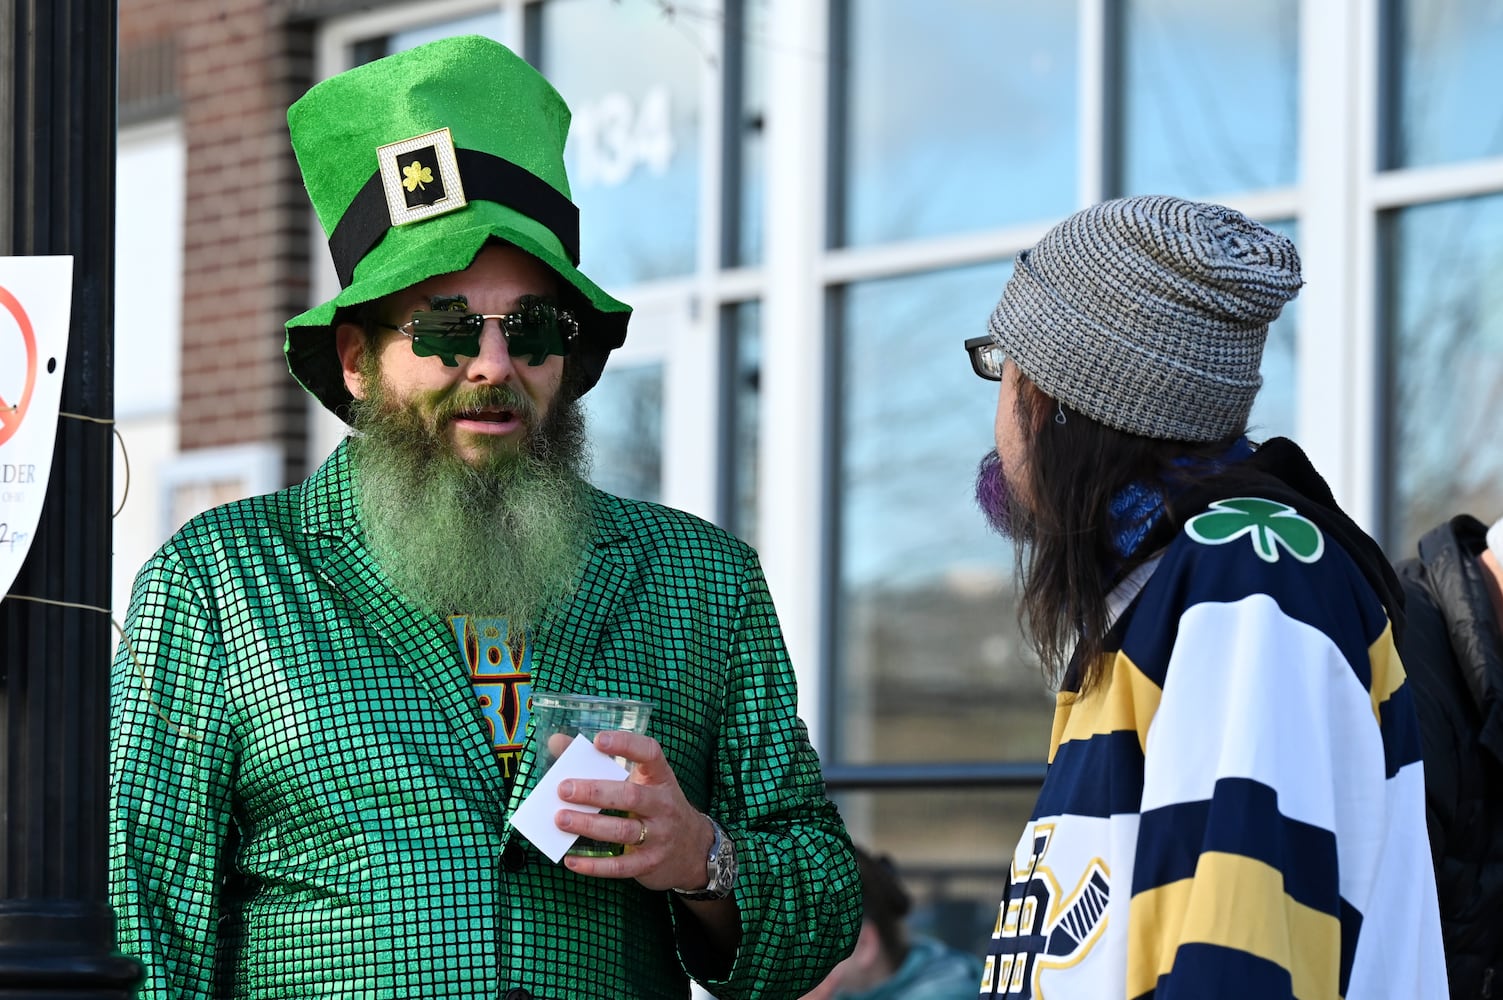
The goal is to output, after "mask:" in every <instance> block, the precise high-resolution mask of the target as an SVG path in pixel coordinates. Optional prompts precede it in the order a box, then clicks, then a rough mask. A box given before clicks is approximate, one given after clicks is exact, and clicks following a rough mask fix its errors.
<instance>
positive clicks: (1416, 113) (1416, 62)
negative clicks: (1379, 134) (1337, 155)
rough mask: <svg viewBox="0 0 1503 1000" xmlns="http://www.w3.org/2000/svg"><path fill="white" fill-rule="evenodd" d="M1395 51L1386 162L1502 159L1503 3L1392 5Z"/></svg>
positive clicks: (1410, 1)
mask: <svg viewBox="0 0 1503 1000" xmlns="http://www.w3.org/2000/svg"><path fill="white" fill-rule="evenodd" d="M1384 7H1385V8H1387V10H1388V12H1389V17H1390V21H1389V24H1388V28H1389V31H1390V36H1391V42H1390V45H1389V48H1388V51H1389V53H1390V54H1391V65H1390V66H1388V67H1387V71H1388V74H1389V77H1390V78H1389V80H1388V81H1387V82H1388V83H1389V88H1388V92H1389V93H1390V94H1391V95H1392V100H1391V101H1389V102H1388V107H1386V108H1385V118H1386V120H1387V122H1388V128H1387V130H1386V138H1387V148H1386V149H1385V150H1384V151H1383V157H1382V159H1383V164H1384V166H1385V167H1420V166H1429V165H1432V164H1437V163H1451V162H1455V161H1457V160H1468V159H1474V158H1477V157H1485V156H1503V101H1499V100H1498V95H1499V94H1503V59H1500V58H1499V53H1503V3H1499V2H1498V0H1394V2H1393V3H1389V4H1385V5H1384Z"/></svg>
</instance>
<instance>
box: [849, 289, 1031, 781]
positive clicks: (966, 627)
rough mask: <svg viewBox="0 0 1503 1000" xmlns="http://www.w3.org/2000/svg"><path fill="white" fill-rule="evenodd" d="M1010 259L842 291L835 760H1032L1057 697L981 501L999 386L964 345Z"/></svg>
mask: <svg viewBox="0 0 1503 1000" xmlns="http://www.w3.org/2000/svg"><path fill="white" fill-rule="evenodd" d="M1009 270H1010V269H1009V267H1008V265H1006V264H1002V263H998V264H988V265H981V266H976V267H969V268H962V269H955V270H948V271H941V272H935V273H930V274H921V275H914V276H908V277H901V278H893V279H888V280H883V281H872V282H866V283H862V284H858V285H852V286H850V287H847V288H845V289H843V290H842V291H841V293H840V296H839V300H840V309H839V315H840V350H839V352H838V361H837V366H838V369H839V372H840V377H841V388H840V393H839V399H840V403H841V410H840V416H839V421H840V428H841V435H840V442H841V443H840V462H839V484H840V486H839V507H838V517H839V521H840V532H839V540H840V542H839V553H840V555H839V571H838V572H839V577H838V584H837V586H838V591H837V593H838V598H837V601H836V616H835V617H836V621H837V622H838V623H839V631H838V640H837V657H836V665H835V671H834V680H833V683H834V685H835V689H834V696H833V697H832V698H831V700H830V714H831V724H832V732H833V733H834V745H833V747H832V751H833V754H834V758H835V759H837V760H839V761H840V762H841V763H845V764H875V763H891V762H897V761H928V762H934V761H954V760H1002V759H1011V760H1038V759H1041V758H1042V757H1043V755H1044V752H1045V751H1046V750H1047V747H1048V738H1049V719H1050V707H1051V704H1052V702H1051V699H1050V697H1049V694H1048V692H1047V691H1046V690H1045V689H1044V685H1043V683H1042V681H1041V679H1040V675H1039V671H1038V668H1037V666H1036V663H1035V661H1034V659H1033V658H1032V656H1031V655H1030V654H1029V653H1028V652H1027V651H1026V647H1025V645H1024V643H1023V642H1022V639H1021V636H1020V635H1019V632H1018V628H1017V623H1016V616H1015V615H1014V613H1013V610H1012V601H1011V593H1012V590H1011V586H1012V584H1011V580H1012V569H1013V555H1012V551H1011V549H1010V548H1009V546H1008V545H1007V543H1006V542H1004V541H1003V540H1002V539H1000V538H998V537H996V536H994V535H992V534H991V533H990V532H989V530H988V528H987V527H986V525H985V522H984V521H983V519H982V517H981V514H980V512H979V511H978V510H977V508H976V504H975V501H974V499H973V490H974V483H975V473H976V467H977V463H978V462H979V461H980V459H981V457H982V456H983V455H984V454H986V453H987V452H988V451H990V450H991V449H992V447H993V443H992V437H993V432H992V427H993V423H994V417H995V414H996V406H997V386H996V384H995V383H991V382H986V381H984V380H982V379H979V378H977V377H976V375H975V373H974V372H972V371H971V366H970V363H969V361H968V360H967V358H966V355H965V352H964V350H963V348H962V342H963V341H964V340H965V338H966V337H968V336H974V335H975V334H976V333H978V332H980V331H983V330H984V329H985V324H986V318H987V316H988V314H989V313H990V312H991V309H992V307H993V306H994V305H995V304H996V301H997V298H998V296H999V295H1000V294H1001V291H1002V286H1003V284H1004V283H1005V282H1006V280H1007V276H1008V274H1009Z"/></svg>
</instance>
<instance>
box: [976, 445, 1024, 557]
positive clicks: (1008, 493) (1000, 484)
mask: <svg viewBox="0 0 1503 1000" xmlns="http://www.w3.org/2000/svg"><path fill="white" fill-rule="evenodd" d="M976 506H977V507H979V508H981V513H982V515H983V516H984V517H985V518H986V523H987V525H988V526H989V527H990V528H991V529H992V530H993V531H995V532H996V533H997V534H999V535H1001V536H1002V537H1003V538H1016V537H1018V536H1019V535H1020V534H1026V530H1024V525H1023V523H1022V522H1024V521H1025V520H1026V518H1024V517H1022V516H1021V515H1022V512H1021V511H1020V510H1019V509H1018V505H1017V498H1016V497H1015V496H1013V491H1012V488H1011V485H1010V484H1009V483H1008V482H1007V476H1006V475H1005V474H1004V473H1003V471H1002V457H1001V456H1000V455H998V454H997V452H996V451H995V450H993V451H989V452H987V453H986V454H985V455H983V456H982V457H981V461H980V463H979V464H978V465H977V467H976Z"/></svg>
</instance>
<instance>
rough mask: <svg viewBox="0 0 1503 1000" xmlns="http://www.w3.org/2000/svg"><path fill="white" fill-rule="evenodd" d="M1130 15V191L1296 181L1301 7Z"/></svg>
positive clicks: (1126, 16)
mask: <svg viewBox="0 0 1503 1000" xmlns="http://www.w3.org/2000/svg"><path fill="white" fill-rule="evenodd" d="M1121 18H1122V21H1121V24H1122V36H1121V39H1120V44H1121V46H1122V53H1123V54H1122V66H1123V77H1124V79H1123V80H1122V81H1121V85H1120V87H1119V88H1118V89H1117V99H1118V100H1119V101H1120V103H1121V107H1120V114H1121V122H1120V134H1121V142H1122V148H1121V150H1120V162H1121V171H1122V176H1121V178H1120V188H1121V193H1122V194H1177V195H1181V196H1184V197H1195V196H1202V195H1209V194H1219V193H1225V192H1231V191H1252V190H1257V189H1259V188H1268V187H1280V186H1284V185H1288V184H1293V183H1294V182H1295V179H1296V177H1297V171H1298V159H1299V142H1298V139H1299V118H1298V113H1297V107H1298V101H1299V37H1298V28H1299V3H1298V0H1256V2H1252V3H1204V2H1202V0H1130V2H1129V3H1128V4H1127V6H1126V8H1125V11H1124V12H1123V14H1122V15H1121ZM1109 113H1110V112H1109Z"/></svg>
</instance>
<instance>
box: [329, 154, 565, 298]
mask: <svg viewBox="0 0 1503 1000" xmlns="http://www.w3.org/2000/svg"><path fill="white" fill-rule="evenodd" d="M454 154H455V157H456V159H457V161H458V167H459V174H460V176H461V177H463V179H464V197H465V200H466V201H493V202H495V203H496V204H498V205H505V206H506V207H507V208H511V209H515V210H516V211H518V212H521V213H522V214H523V215H525V216H527V217H528V218H530V219H533V220H534V221H536V222H539V223H541V224H542V225H544V226H546V227H547V228H548V230H549V231H550V232H551V233H553V235H554V236H556V237H558V241H559V242H560V243H561V244H563V248H564V253H565V254H567V255H568V257H569V262H570V263H572V264H574V265H576V266H578V264H579V206H577V205H575V204H574V203H573V202H572V201H570V200H569V199H568V198H565V197H564V196H563V195H562V194H559V192H558V190H557V189H556V188H554V187H553V185H551V184H549V183H548V182H547V181H545V180H543V179H542V178H541V177H539V176H537V175H536V174H534V173H533V172H532V171H530V170H528V169H527V168H525V167H520V166H518V165H517V164H515V163H512V162H511V161H510V160H506V159H502V158H501V157H499V156H495V155H493V154H491V153H486V152H483V151H481V150H478V149H456V150H455V151H454ZM391 228H392V221H391V212H390V210H389V209H388V206H387V200H386V192H385V189H384V187H383V185H382V180H381V172H380V171H379V170H378V171H376V172H375V173H374V174H372V175H371V177H370V180H368V181H366V182H365V185H364V186H363V187H361V189H360V191H359V193H358V194H356V195H355V199H354V200H353V201H351V202H350V207H349V208H348V209H346V210H345V213H344V217H343V218H341V219H340V220H339V224H338V225H336V226H335V227H334V232H333V234H332V235H331V236H330V237H329V253H330V255H331V256H332V257H333V258H334V270H335V272H336V273H338V275H339V287H341V288H348V287H350V284H351V282H353V281H354V280H355V267H356V265H358V264H359V263H360V262H361V261H362V260H364V259H365V255H366V254H368V253H370V252H371V250H373V249H375V246H376V244H378V243H380V242H381V239H382V237H384V236H385V235H386V231H387V230H388V229H391Z"/></svg>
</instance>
